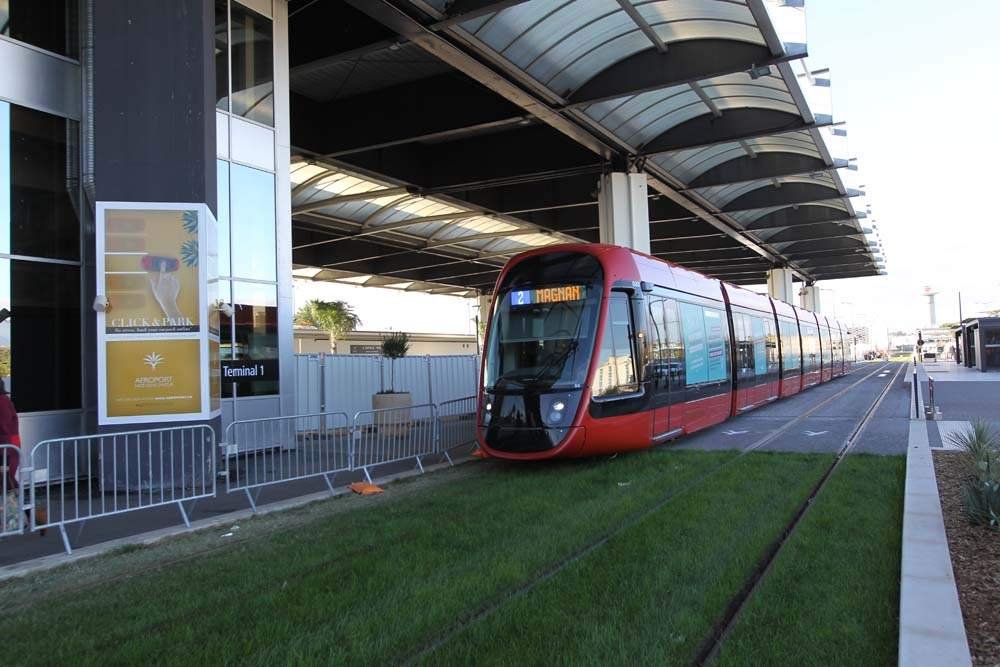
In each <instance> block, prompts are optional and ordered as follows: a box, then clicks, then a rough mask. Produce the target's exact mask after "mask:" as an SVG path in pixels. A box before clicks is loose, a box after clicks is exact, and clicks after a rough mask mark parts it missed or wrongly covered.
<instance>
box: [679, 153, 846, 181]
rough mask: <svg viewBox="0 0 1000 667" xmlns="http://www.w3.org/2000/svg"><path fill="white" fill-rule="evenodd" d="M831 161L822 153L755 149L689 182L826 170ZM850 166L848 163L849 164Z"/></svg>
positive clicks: (765, 176) (738, 179) (767, 176)
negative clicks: (752, 152)
mask: <svg viewBox="0 0 1000 667" xmlns="http://www.w3.org/2000/svg"><path fill="white" fill-rule="evenodd" d="M830 166H831V165H827V164H826V162H825V161H824V160H823V159H821V158H818V157H813V156H811V155H803V154H801V153H791V152H784V151H782V152H767V153H755V154H754V157H750V156H749V155H743V156H742V157H738V158H736V159H733V160H730V161H728V162H723V163H722V164H720V165H718V166H715V167H712V168H711V169H709V170H708V171H706V172H704V173H703V174H701V175H700V176H698V177H697V178H695V179H694V180H693V181H691V182H690V183H689V184H688V187H689V188H704V187H709V186H713V185H726V184H729V183H740V182H743V181H752V180H755V179H758V178H777V177H780V176H795V175H797V174H806V173H809V172H812V171H826V170H827V169H829V168H830ZM845 166H846V165H845Z"/></svg>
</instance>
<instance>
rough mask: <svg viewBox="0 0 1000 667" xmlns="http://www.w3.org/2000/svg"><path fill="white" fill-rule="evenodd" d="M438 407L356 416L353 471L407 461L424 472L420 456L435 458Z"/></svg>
mask: <svg viewBox="0 0 1000 667" xmlns="http://www.w3.org/2000/svg"><path fill="white" fill-rule="evenodd" d="M436 416H437V406H436V405H434V404H433V403H424V404H422V405H412V406H407V407H401V408H386V409H383V410H362V411H360V412H358V413H357V414H355V415H354V425H353V434H352V435H353V443H354V448H353V456H352V457H351V462H352V467H353V468H354V469H355V470H357V469H360V470H363V471H364V473H365V479H367V480H368V481H369V482H371V481H372V478H371V475H370V474H369V472H368V468H370V467H372V466H376V465H382V464H384V463H393V462H395V461H402V460H404V459H416V462H417V467H418V468H420V472H423V471H424V464H423V462H422V461H421V460H420V457H421V456H426V455H428V454H436V453H438V452H437V438H436V432H437V429H436V423H435V422H436V421H437V420H436Z"/></svg>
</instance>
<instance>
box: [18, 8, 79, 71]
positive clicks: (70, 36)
mask: <svg viewBox="0 0 1000 667" xmlns="http://www.w3.org/2000/svg"><path fill="white" fill-rule="evenodd" d="M0 35H4V36H6V37H10V38H11V39H16V40H17V41H19V42H24V43H25V44H31V45H32V46H37V47H38V48H40V49H45V50H46V51H52V52H53V53H58V54H60V55H63V56H68V57H70V58H74V59H76V58H79V57H80V39H79V4H78V2H77V0H0Z"/></svg>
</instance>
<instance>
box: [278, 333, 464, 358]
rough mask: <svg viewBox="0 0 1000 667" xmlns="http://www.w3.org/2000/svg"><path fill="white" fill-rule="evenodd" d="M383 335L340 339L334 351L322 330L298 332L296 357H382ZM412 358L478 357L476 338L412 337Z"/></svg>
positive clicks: (462, 336) (358, 335) (363, 335)
mask: <svg viewBox="0 0 1000 667" xmlns="http://www.w3.org/2000/svg"><path fill="white" fill-rule="evenodd" d="M381 342H382V334H381V332H365V331H359V332H356V333H355V334H352V335H348V336H345V337H344V338H341V339H339V340H337V342H336V346H335V348H334V349H331V348H330V337H329V336H327V335H326V334H325V333H323V332H319V331H310V330H306V331H303V330H301V329H297V330H296V331H295V353H296V354H319V353H320V352H323V353H327V354H330V353H334V354H379V349H380V348H381ZM408 354H410V355H413V356H421V355H427V354H429V355H432V356H437V355H451V354H476V337H475V336H466V335H460V334H458V335H454V336H448V335H443V334H442V335H421V334H411V335H410V351H409V352H408Z"/></svg>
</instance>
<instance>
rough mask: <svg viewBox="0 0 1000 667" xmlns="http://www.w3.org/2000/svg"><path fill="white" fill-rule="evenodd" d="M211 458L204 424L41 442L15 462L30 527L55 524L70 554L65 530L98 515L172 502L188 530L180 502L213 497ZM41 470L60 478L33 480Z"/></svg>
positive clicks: (211, 437)
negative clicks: (58, 472)
mask: <svg viewBox="0 0 1000 667" xmlns="http://www.w3.org/2000/svg"><path fill="white" fill-rule="evenodd" d="M215 460H216V453H215V432H214V431H213V430H212V429H211V428H210V427H208V426H205V425H199V426H179V427H173V428H161V429H151V430H145V431H130V432H124V433H108V434H104V435H88V436H79V437H75V438H54V439H51V440H45V441H43V442H40V443H38V444H37V445H35V446H34V447H32V449H31V456H30V457H28V461H22V462H21V479H27V480H28V483H27V485H28V492H27V493H28V499H27V504H26V505H25V509H28V510H29V512H28V514H29V516H30V522H31V530H33V531H34V530H44V529H46V528H50V527H57V528H58V529H59V534H60V535H61V536H62V540H63V546H64V547H65V548H66V552H67V553H72V551H73V550H72V547H71V545H70V540H69V536H68V535H67V533H66V526H67V525H69V524H73V523H80V524H81V526H82V523H83V522H85V521H87V520H89V519H96V518H98V517H105V516H112V515H115V514H123V513H125V512H134V511H136V510H140V509H148V508H150V507H158V506H161V505H171V504H175V505H177V509H178V510H179V511H180V514H181V518H182V519H183V520H184V524H185V525H186V526H188V527H190V526H191V522H190V520H189V519H188V510H187V508H185V506H184V503H185V502H189V501H190V502H192V503H193V502H194V501H197V500H198V499H200V498H208V497H211V496H214V495H215ZM29 461H30V463H31V465H30V466H29V465H26V464H27V463H28V462H29ZM41 467H44V468H45V469H46V470H52V469H53V468H60V467H61V470H62V471H63V474H62V476H61V478H60V479H58V480H53V479H50V478H48V476H46V477H45V479H37V478H36V476H35V475H34V474H33V472H34V468H41ZM41 510H44V512H43V511H41Z"/></svg>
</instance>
